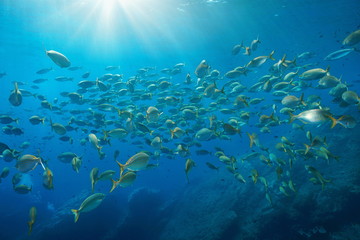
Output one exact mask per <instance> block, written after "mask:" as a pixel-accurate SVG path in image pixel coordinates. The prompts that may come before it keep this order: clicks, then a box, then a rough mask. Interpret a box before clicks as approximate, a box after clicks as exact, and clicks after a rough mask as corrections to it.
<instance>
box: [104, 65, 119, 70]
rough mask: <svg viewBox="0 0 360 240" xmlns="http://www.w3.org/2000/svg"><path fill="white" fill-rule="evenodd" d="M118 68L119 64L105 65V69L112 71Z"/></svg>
mask: <svg viewBox="0 0 360 240" xmlns="http://www.w3.org/2000/svg"><path fill="white" fill-rule="evenodd" d="M119 68H120V66H106V67H105V71H114V70H116V69H119Z"/></svg>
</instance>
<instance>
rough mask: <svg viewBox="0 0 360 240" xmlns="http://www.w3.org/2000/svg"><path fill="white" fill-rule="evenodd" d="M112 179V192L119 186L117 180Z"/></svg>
mask: <svg viewBox="0 0 360 240" xmlns="http://www.w3.org/2000/svg"><path fill="white" fill-rule="evenodd" d="M110 180H111V182H112V187H111V189H110V192H112V191H114V189H115V188H116V187H117V186H116V183H117V182H116V181H115V180H114V179H110Z"/></svg>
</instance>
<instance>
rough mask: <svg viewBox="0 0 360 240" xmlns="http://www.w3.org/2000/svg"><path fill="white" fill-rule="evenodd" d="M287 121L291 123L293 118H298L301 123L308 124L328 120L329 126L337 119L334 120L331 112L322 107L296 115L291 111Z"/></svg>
mask: <svg viewBox="0 0 360 240" xmlns="http://www.w3.org/2000/svg"><path fill="white" fill-rule="evenodd" d="M289 114H290V120H289V123H292V122H293V121H294V120H295V119H299V120H300V121H302V122H303V123H310V124H322V123H324V122H327V121H328V120H330V121H331V123H332V124H331V128H333V127H335V125H336V124H337V123H339V120H336V119H335V118H334V117H333V116H332V115H331V113H329V112H328V111H325V110H324V109H310V110H306V111H303V112H301V113H299V114H298V115H294V114H292V113H291V112H289Z"/></svg>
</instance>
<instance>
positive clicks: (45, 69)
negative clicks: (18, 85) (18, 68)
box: [36, 67, 52, 74]
mask: <svg viewBox="0 0 360 240" xmlns="http://www.w3.org/2000/svg"><path fill="white" fill-rule="evenodd" d="M51 70H52V68H51V67H50V68H42V69H40V70H38V71H37V72H36V74H45V73H48V72H50V71H51Z"/></svg>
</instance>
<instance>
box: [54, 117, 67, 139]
mask: <svg viewBox="0 0 360 240" xmlns="http://www.w3.org/2000/svg"><path fill="white" fill-rule="evenodd" d="M50 126H51V130H52V131H54V132H55V133H57V134H59V135H65V134H66V132H67V131H66V128H65V127H64V125H62V124H60V123H53V122H52V120H51V118H50Z"/></svg>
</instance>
